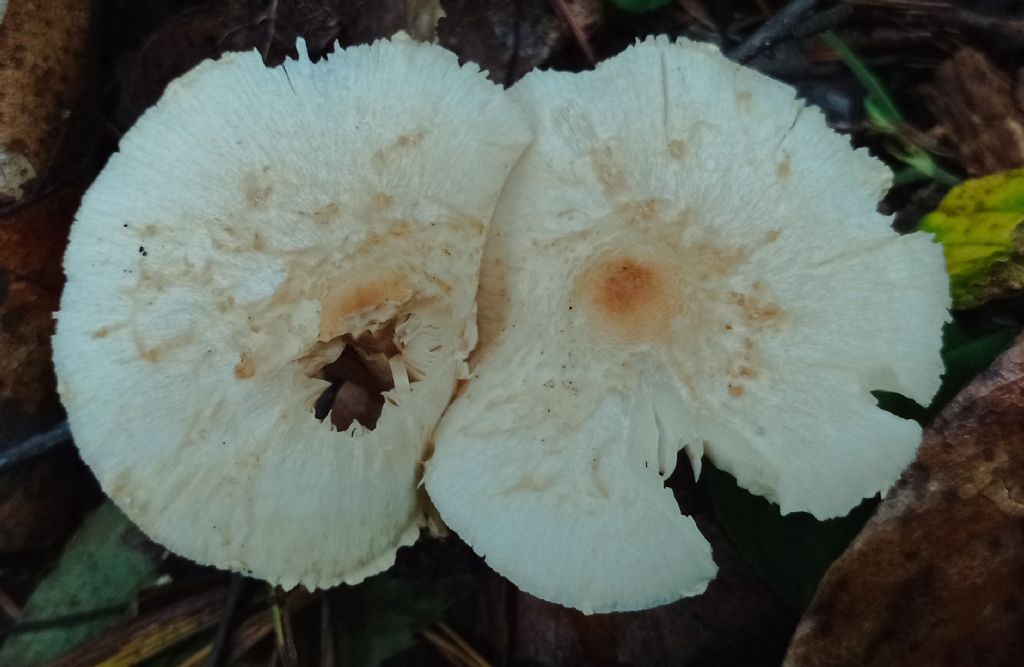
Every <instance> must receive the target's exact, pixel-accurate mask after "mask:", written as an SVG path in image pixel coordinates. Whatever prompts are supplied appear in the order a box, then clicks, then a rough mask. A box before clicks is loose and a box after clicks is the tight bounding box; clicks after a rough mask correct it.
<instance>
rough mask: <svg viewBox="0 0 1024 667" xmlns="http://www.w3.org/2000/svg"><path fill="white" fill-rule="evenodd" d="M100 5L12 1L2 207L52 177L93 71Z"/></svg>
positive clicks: (5, 35)
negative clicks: (72, 114) (70, 120)
mask: <svg viewBox="0 0 1024 667" xmlns="http://www.w3.org/2000/svg"><path fill="white" fill-rule="evenodd" d="M97 4H98V3H97V2H95V0H10V2H9V3H8V5H7V13H6V14H5V16H4V19H3V22H2V23H0V91H3V94H2V95H0V206H2V205H9V204H11V203H14V202H17V201H20V200H21V199H22V198H23V197H24V196H25V195H26V194H27V192H28V191H29V189H30V188H32V187H33V186H34V185H36V184H38V182H40V181H41V180H42V179H43V178H44V177H45V176H46V174H47V172H48V171H49V169H50V167H51V165H52V163H53V160H54V159H55V158H56V156H57V152H58V150H59V148H60V146H61V140H62V138H63V136H64V134H65V132H66V131H67V129H68V118H69V115H70V112H71V110H72V108H73V107H74V106H75V104H76V102H77V100H78V98H79V96H80V95H81V93H82V91H83V89H84V87H85V85H86V83H87V82H88V77H87V76H86V72H88V71H89V68H90V62H91V58H90V54H91V49H92V44H91V37H92V34H93V26H94V23H95V21H94V19H95V15H96V13H95V8H96V7H97Z"/></svg>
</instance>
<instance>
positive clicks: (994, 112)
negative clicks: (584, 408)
mask: <svg viewBox="0 0 1024 667" xmlns="http://www.w3.org/2000/svg"><path fill="white" fill-rule="evenodd" d="M926 90H927V97H928V100H929V102H930V106H931V108H932V111H933V113H934V114H935V116H936V118H937V119H938V127H937V128H936V129H937V131H938V134H939V135H940V137H941V140H942V143H943V145H944V147H945V148H946V150H947V151H949V152H950V153H951V154H953V155H956V156H957V157H958V158H959V162H960V163H961V164H962V165H963V167H964V169H965V171H966V172H967V173H968V174H969V175H971V176H984V175H986V174H991V173H994V172H997V171H1004V170H1008V169H1015V168H1017V167H1021V166H1024V108H1022V107H1021V105H1020V102H1019V101H1018V99H1017V97H1016V96H1015V95H1014V91H1013V81H1012V78H1011V77H1010V76H1009V74H1007V73H1006V72H1004V71H1002V70H1001V69H999V68H998V67H996V66H995V65H994V64H993V63H992V61H990V60H989V59H988V58H987V57H986V56H985V54H983V53H981V52H980V51H976V50H974V49H972V48H968V47H964V48H961V49H959V50H958V51H957V52H956V53H954V54H953V56H952V57H951V58H950V59H949V60H947V61H946V62H944V63H943V64H942V65H940V66H939V68H938V69H937V70H936V71H935V78H934V80H933V81H932V84H931V86H929V87H928V88H927V89H926Z"/></svg>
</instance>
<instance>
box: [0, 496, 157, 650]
mask: <svg viewBox="0 0 1024 667" xmlns="http://www.w3.org/2000/svg"><path fill="white" fill-rule="evenodd" d="M152 552H153V550H152V547H151V546H149V543H148V542H147V541H146V539H145V537H144V536H143V535H142V533H140V532H139V530H138V529H137V528H136V527H135V526H134V525H133V524H132V523H131V522H130V521H129V520H128V519H127V518H125V516H124V515H123V514H121V512H120V511H119V510H118V509H117V508H116V507H115V506H114V505H113V503H111V502H109V501H108V502H106V503H104V504H103V505H101V506H100V507H99V509H97V510H96V511H95V512H94V513H93V514H91V515H90V516H89V517H88V518H87V519H86V520H85V522H84V523H83V524H82V527H81V528H80V529H79V530H78V533H77V534H75V536H74V537H73V538H72V539H71V541H70V543H69V544H68V546H67V548H66V549H65V551H64V555H63V556H61V559H60V562H59V563H58V564H57V567H56V569H55V570H54V571H53V572H51V573H50V574H49V575H48V576H47V577H46V578H45V579H43V581H42V582H41V583H40V584H39V585H38V586H37V587H36V589H35V591H33V593H32V596H31V597H30V598H29V600H28V603H27V604H26V605H25V610H24V613H23V614H22V617H21V619H20V621H19V622H20V623H23V624H28V623H34V622H38V621H44V620H47V619H57V618H61V617H70V616H73V615H82V616H83V617H84V616H87V614H86V612H89V611H91V610H96V609H113V610H116V609H117V608H118V607H123V608H124V609H125V610H127V609H128V606H129V605H130V603H131V602H132V601H133V600H134V599H135V595H136V594H137V593H138V591H139V590H140V589H141V588H142V587H144V586H146V585H149V584H151V583H153V581H154V580H155V578H156V571H157V561H156V559H155V558H154V554H153V553H152ZM122 617H123V614H117V613H110V614H103V615H98V616H95V617H90V618H88V620H80V621H78V622H71V621H70V620H69V622H68V623H61V624H59V625H58V626H57V627H48V628H47V629H42V630H39V631H32V632H25V633H21V634H15V635H13V636H12V637H10V639H8V641H7V642H6V643H5V644H4V646H3V649H2V650H0V665H19V666H21V667H28V666H30V665H37V664H40V663H44V662H48V661H50V660H52V659H53V658H56V657H57V656H60V655H62V654H64V653H66V652H68V651H69V650H71V649H72V648H74V647H75V646H77V645H78V644H80V643H82V642H84V641H85V640H87V639H90V638H92V637H94V636H95V635H97V634H99V633H100V632H102V631H103V630H105V629H106V628H108V627H110V626H112V625H114V624H116V623H117V622H118V621H120V620H121V618H122Z"/></svg>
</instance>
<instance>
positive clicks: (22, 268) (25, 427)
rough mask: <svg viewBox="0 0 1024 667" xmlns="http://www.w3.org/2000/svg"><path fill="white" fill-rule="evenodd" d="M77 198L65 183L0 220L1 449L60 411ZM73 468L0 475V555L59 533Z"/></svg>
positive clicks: (45, 464)
mask: <svg viewBox="0 0 1024 667" xmlns="http://www.w3.org/2000/svg"><path fill="white" fill-rule="evenodd" d="M80 198H81V189H80V188H72V189H68V190H64V191H61V192H58V193H55V194H54V195H52V196H50V197H47V198H46V199H43V200H41V201H39V202H36V203H34V204H30V205H28V206H25V207H23V208H21V209H18V210H17V211H15V212H13V213H11V214H9V215H7V216H6V217H3V218H0V350H2V351H3V354H2V355H0V450H3V449H6V448H8V447H10V446H12V445H15V444H17V443H20V442H21V441H22V440H24V439H25V438H27V437H29V436H31V435H34V434H36V433H38V432H40V431H43V430H45V429H47V428H49V427H50V426H52V425H53V424H55V423H57V422H58V421H60V419H61V418H62V416H63V411H62V410H61V407H60V402H59V401H58V399H57V392H56V379H55V377H54V374H53V364H52V363H51V361H50V354H51V353H50V335H51V334H52V333H53V325H54V322H53V315H52V314H53V311H55V310H56V309H57V305H58V302H59V299H60V290H61V286H62V284H63V282H64V278H63V274H62V271H61V257H62V255H63V253H64V245H65V243H66V239H67V233H68V228H69V227H70V225H71V220H72V217H73V216H74V212H75V209H76V208H77V207H78V201H79V199H80ZM75 469H76V466H75V465H74V464H73V462H69V461H66V460H63V459H60V458H58V459H52V458H51V459H42V460H39V461H34V462H29V463H26V464H24V465H21V466H18V467H16V468H14V469H12V470H8V471H6V472H3V473H0V488H3V489H4V490H5V492H4V493H3V494H2V495H0V552H6V551H20V550H24V549H34V548H40V547H43V546H48V545H49V544H52V543H53V542H54V541H55V540H57V539H59V538H60V537H62V536H63V535H65V534H66V532H67V530H69V529H70V527H71V525H73V523H74V522H75V521H76V519H77V517H78V512H77V511H76V510H75V503H76V498H75V495H74V493H75V490H76V489H75V487H74V484H73V483H72V480H71V478H70V477H73V472H74V471H75ZM69 476H70V477H69Z"/></svg>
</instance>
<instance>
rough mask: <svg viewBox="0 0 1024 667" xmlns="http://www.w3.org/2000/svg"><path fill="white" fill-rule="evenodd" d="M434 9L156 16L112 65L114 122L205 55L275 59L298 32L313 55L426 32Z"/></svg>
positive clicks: (390, 3)
mask: <svg viewBox="0 0 1024 667" xmlns="http://www.w3.org/2000/svg"><path fill="white" fill-rule="evenodd" d="M438 11H439V10H438V7H437V0H374V1H372V2H370V1H367V0H256V1H255V2H253V1H250V0H221V1H219V2H211V3H207V4H204V5H201V6H198V7H195V8H191V9H188V10H186V11H183V12H181V13H178V14H176V15H174V16H170V17H166V18H165V19H164V20H163V21H162V22H159V27H158V28H157V29H156V30H155V31H154V32H153V33H152V34H150V35H149V36H148V37H147V38H146V39H145V40H144V41H143V43H142V45H141V46H140V47H139V48H138V49H136V50H135V51H133V52H131V53H129V54H127V55H125V56H124V57H123V58H122V59H121V60H120V62H119V63H118V67H117V70H118V73H117V79H118V83H119V85H120V89H121V96H120V99H119V101H118V104H117V109H116V112H115V118H114V121H115V125H116V126H117V127H119V128H120V129H122V130H124V129H127V128H128V127H129V126H130V125H131V124H132V123H134V122H135V119H136V118H138V117H139V115H141V114H142V112H143V111H145V110H146V109H147V108H149V107H150V106H152V105H153V104H154V103H155V102H156V101H157V100H158V99H159V98H160V95H161V93H163V90H164V88H165V87H166V86H167V84H168V83H169V82H170V81H171V80H172V79H175V78H177V77H179V76H181V75H182V74H184V73H185V72H187V71H188V70H190V69H192V68H193V67H195V66H196V65H198V64H199V63H200V62H202V61H203V60H206V59H207V58H216V57H217V56H219V55H220V54H222V53H225V52H227V51H250V50H253V49H256V50H258V51H259V52H260V53H261V54H263V57H264V60H266V62H267V63H268V64H270V65H277V64H280V63H281V62H283V61H284V60H285V58H286V57H288V56H290V55H294V54H295V53H296V40H297V39H299V38H302V39H304V40H305V41H306V46H307V48H308V49H309V53H310V54H311V55H312V56H313V58H319V57H321V56H323V55H324V54H326V53H329V52H330V51H331V50H333V48H334V44H335V42H340V43H341V45H342V46H351V45H354V44H366V43H369V42H372V41H374V40H375V39H380V38H384V37H389V36H391V35H393V34H394V33H396V32H398V31H399V30H405V31H407V32H409V33H410V34H413V35H414V36H417V37H421V38H422V37H429V36H431V34H432V29H433V24H434V23H435V22H436V21H437V17H438Z"/></svg>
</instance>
